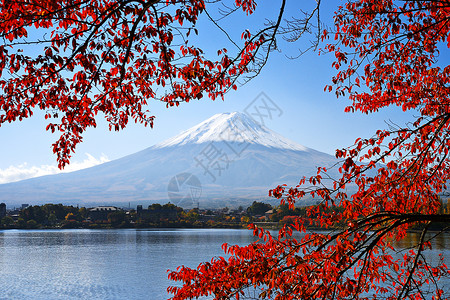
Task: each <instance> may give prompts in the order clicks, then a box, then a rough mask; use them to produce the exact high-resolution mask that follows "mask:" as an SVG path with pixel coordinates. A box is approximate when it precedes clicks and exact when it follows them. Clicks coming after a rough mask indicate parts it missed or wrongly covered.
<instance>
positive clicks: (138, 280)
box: [0, 229, 450, 299]
mask: <svg viewBox="0 0 450 300" xmlns="http://www.w3.org/2000/svg"><path fill="white" fill-rule="evenodd" d="M449 238H450V236H448V235H446V236H445V237H443V238H440V239H439V240H437V242H436V245H435V246H436V247H435V249H436V250H433V251H432V252H430V253H429V255H431V256H432V257H434V256H436V257H437V253H438V252H442V251H444V252H445V253H446V254H447V256H449V257H450V250H449V248H450V239H449ZM414 239H415V237H414V235H413V237H412V238H411V239H409V240H407V241H405V243H406V244H404V245H402V246H409V244H408V243H412V242H413V241H414ZM254 240H255V238H254V237H253V236H252V232H251V231H249V230H232V229H176V230H134V229H121V230H6V231H0V299H167V298H168V294H167V292H166V288H167V286H169V285H170V284H173V282H171V281H169V280H168V279H167V272H166V271H167V270H168V269H172V270H174V269H176V267H177V266H180V265H186V266H189V267H196V266H197V265H198V264H199V263H200V262H203V261H207V260H210V259H211V258H212V257H213V256H219V255H223V251H222V250H221V245H222V244H223V243H225V242H227V243H230V244H240V245H245V244H249V243H251V242H252V241H254Z"/></svg>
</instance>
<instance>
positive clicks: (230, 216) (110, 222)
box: [0, 201, 313, 229]
mask: <svg viewBox="0 0 450 300" xmlns="http://www.w3.org/2000/svg"><path fill="white" fill-rule="evenodd" d="M296 216H303V217H306V218H311V216H306V207H296V208H294V209H289V207H288V205H279V206H277V207H272V206H271V205H270V204H267V203H263V202H257V201H254V202H253V203H252V205H251V206H249V207H247V208H243V207H239V208H238V209H228V208H223V209H215V210H200V209H198V208H194V209H183V208H181V207H178V206H176V205H174V204H170V203H168V204H164V205H161V204H152V205H150V206H148V207H147V208H146V209H143V208H142V206H138V207H137V209H129V210H128V209H120V208H117V207H113V206H99V207H93V208H86V207H81V208H78V207H74V206H67V205H62V204H45V205H41V206H38V205H35V206H28V207H26V208H24V209H21V210H17V211H10V212H8V213H7V215H6V216H5V217H3V218H1V222H0V228H3V229H10V228H16V229H38V228H42V229H46V228H150V227H178V228H221V227H224V228H242V227H247V225H248V224H249V223H252V222H263V223H268V224H270V225H271V226H277V225H283V224H289V223H293V222H294V219H295V217H296ZM312 217H313V216H312Z"/></svg>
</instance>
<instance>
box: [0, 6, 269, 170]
mask: <svg viewBox="0 0 450 300" xmlns="http://www.w3.org/2000/svg"><path fill="white" fill-rule="evenodd" d="M211 5H212V4H211ZM255 7H256V4H255V2H254V1H253V0H242V1H237V2H236V8H237V11H238V10H241V11H242V12H244V13H246V14H251V13H252V12H253V11H254V9H255ZM205 8H206V3H205V1H204V0H167V1H158V0H149V1H118V0H93V1H84V0H64V1H41V0H30V1H25V2H24V1H14V0H3V1H1V2H0V18H1V20H2V21H1V22H0V36H1V37H2V39H3V40H4V44H2V45H0V75H1V80H0V88H1V91H2V93H1V95H0V126H1V125H2V124H3V123H5V122H13V121H16V120H19V121H20V120H22V119H24V118H28V117H30V116H31V115H32V114H33V111H35V110H37V109H40V110H43V111H45V112H46V114H45V118H46V119H50V120H52V119H53V120H54V121H51V122H50V123H49V124H48V126H47V130H50V131H52V132H55V131H57V132H59V133H60V138H59V139H58V141H57V142H55V143H54V144H53V151H54V153H56V154H57V159H58V163H59V167H60V168H63V167H64V166H65V165H66V164H67V163H68V162H69V158H70V154H71V153H72V152H73V151H74V150H75V146H76V145H77V144H78V143H80V142H81V141H82V133H83V132H84V131H85V130H86V129H87V128H88V127H95V126H96V118H97V117H98V115H104V117H105V118H106V119H107V121H108V122H109V126H110V130H113V129H114V130H120V129H123V128H124V127H125V126H126V125H127V123H128V121H129V119H130V118H131V119H133V120H134V121H135V122H138V123H142V124H144V125H145V126H147V125H149V126H153V120H154V116H153V115H151V114H150V113H149V111H148V110H147V106H148V102H149V100H152V99H155V100H158V101H162V102H165V103H167V106H174V105H176V106H178V105H179V103H180V102H182V101H183V102H189V101H190V100H192V99H201V98H202V97H203V96H205V95H206V96H208V97H210V98H211V99H213V100H214V99H216V98H221V97H223V94H224V93H225V92H226V91H227V90H229V89H230V88H236V84H235V81H236V79H237V78H238V77H239V76H240V75H241V74H244V73H249V72H252V71H251V70H249V64H253V63H255V60H256V58H255V55H256V53H257V52H258V51H259V50H260V48H261V46H262V45H263V44H265V43H271V42H272V40H273V38H270V37H269V36H268V35H267V33H266V32H265V31H262V32H260V33H258V34H256V35H253V36H249V35H248V34H247V32H245V34H244V37H243V38H244V39H245V40H244V41H242V43H243V45H242V47H241V48H240V49H239V51H238V52H237V53H235V54H234V55H233V56H229V55H228V54H227V51H226V49H222V50H219V51H218V54H217V55H216V54H214V55H213V57H214V58H215V59H213V60H211V59H208V58H207V57H205V55H204V53H203V51H202V50H201V49H200V48H199V47H196V46H195V45H192V44H190V43H189V40H188V38H189V36H190V34H192V33H195V34H198V30H197V28H196V27H195V25H196V22H197V20H198V18H199V16H200V15H201V14H202V13H204V12H205ZM266 37H267V38H266Z"/></svg>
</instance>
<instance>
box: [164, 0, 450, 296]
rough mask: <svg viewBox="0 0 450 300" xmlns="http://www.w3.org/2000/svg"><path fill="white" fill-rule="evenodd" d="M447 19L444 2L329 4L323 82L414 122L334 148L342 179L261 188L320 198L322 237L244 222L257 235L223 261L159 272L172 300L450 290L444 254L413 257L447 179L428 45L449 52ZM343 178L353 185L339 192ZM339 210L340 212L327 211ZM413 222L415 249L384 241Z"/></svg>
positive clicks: (433, 54)
mask: <svg viewBox="0 0 450 300" xmlns="http://www.w3.org/2000/svg"><path fill="white" fill-rule="evenodd" d="M449 22H450V2H448V1H447V0H442V1H439V0H438V1H398V2H397V1H393V0H380V1H373V0H356V1H347V3H346V4H345V5H344V6H343V7H340V8H339V9H338V11H337V12H336V15H335V32H334V33H331V32H328V31H324V32H323V35H322V37H323V39H327V38H329V36H332V37H334V39H335V42H331V43H330V44H328V45H327V46H326V48H325V50H323V51H329V52H332V53H334V54H335V57H336V61H335V62H334V63H333V67H335V68H336V69H337V74H336V76H335V77H334V78H333V86H327V87H326V88H325V89H326V90H330V91H331V90H333V89H334V90H335V91H336V95H337V96H344V95H346V94H347V95H348V96H349V99H350V100H351V102H352V105H350V106H348V107H347V108H346V111H347V112H355V111H360V112H363V113H371V112H376V111H378V110H379V109H380V108H382V107H386V106H390V105H396V106H399V107H401V108H402V109H403V110H415V111H416V112H417V114H418V117H417V119H416V120H415V122H414V123H413V124H411V125H409V126H407V127H406V126H405V127H399V126H392V127H391V129H390V130H379V131H378V132H377V133H376V135H375V136H374V137H373V138H370V139H357V140H356V142H355V144H354V145H353V146H352V147H349V148H346V149H340V150H337V151H336V157H338V158H340V159H342V164H341V166H340V168H339V171H340V173H341V177H340V178H338V179H335V180H333V184H332V185H330V186H327V185H326V184H325V185H324V183H323V182H322V178H328V177H329V176H327V175H328V174H327V170H326V169H323V168H319V169H318V173H317V176H314V177H312V178H310V179H309V180H307V179H306V178H304V179H302V180H301V181H300V184H299V185H298V186H296V187H295V188H289V189H288V188H286V187H285V186H278V187H276V188H275V189H273V190H272V191H270V195H273V196H274V197H276V198H278V199H281V200H282V202H283V201H287V202H288V203H289V204H290V205H293V204H294V203H295V202H298V201H299V200H300V199H301V198H303V197H304V196H307V195H309V196H312V197H315V198H316V199H317V198H318V199H321V200H322V201H321V204H320V205H318V206H315V207H311V208H310V209H309V211H308V216H309V217H313V216H315V219H313V221H314V225H315V226H320V227H322V228H324V229H328V230H329V231H330V233H324V232H323V233H320V232H318V233H307V232H306V229H305V226H304V224H305V223H304V222H305V220H304V219H302V218H297V220H296V221H297V222H296V223H295V224H294V225H292V226H289V227H284V228H283V229H282V230H280V232H279V236H278V237H277V238H275V237H272V236H271V235H270V234H269V233H268V232H263V231H262V230H261V229H258V228H256V227H254V226H253V227H252V228H253V229H254V230H255V234H257V235H259V236H260V237H263V238H264V242H263V243H262V242H260V243H253V244H251V245H249V246H246V247H239V246H232V247H229V246H227V245H225V247H224V250H225V252H226V253H228V254H231V257H230V258H229V259H228V260H225V259H223V258H218V259H214V260H212V261H211V262H210V263H204V264H201V265H200V266H199V267H198V268H197V269H189V268H185V267H182V268H179V269H178V270H177V271H173V272H171V273H170V274H169V278H171V279H172V280H178V281H182V282H183V286H182V287H170V288H169V292H171V293H173V294H174V297H173V299H190V298H195V297H197V296H200V295H214V296H215V299H229V298H233V297H234V298H236V299H239V297H240V296H239V295H241V296H242V295H246V296H247V297H254V298H270V299H272V298H274V299H350V298H351V299H374V298H382V299H385V298H387V299H403V298H409V299H429V298H432V299H443V298H448V297H450V295H444V294H443V290H442V287H441V286H440V285H439V279H441V277H442V276H448V275H449V270H448V269H447V266H446V265H445V264H444V263H443V260H442V257H440V260H437V261H434V262H430V261H428V260H427V259H426V257H425V256H423V252H424V251H426V250H427V249H429V248H431V243H430V241H429V240H428V237H427V235H426V233H427V231H428V229H429V228H430V226H432V225H434V224H436V223H439V222H440V224H447V225H448V223H450V215H448V214H442V213H440V207H441V203H440V199H439V197H440V195H441V194H442V193H443V192H444V190H445V189H446V187H447V182H448V180H449V175H450V171H449V170H450V169H449V168H450V165H449V159H448V152H449V151H448V150H449V148H450V140H449V136H450V135H449V132H448V131H447V130H449V127H450V122H449V120H450V105H449V104H450V103H449V102H450V99H449V94H450V85H449V83H450V82H449V80H450V79H449V72H450V66H445V65H444V66H442V65H441V62H440V61H439V60H438V58H439V54H440V52H439V49H438V47H441V48H442V49H444V50H441V51H442V52H443V51H448V48H450V32H449V31H450V26H449ZM308 184H309V185H308ZM349 186H350V187H351V186H353V187H355V188H356V192H354V193H353V194H351V195H348V194H347V192H346V187H349ZM337 206H340V207H342V208H343V210H342V211H343V213H336V211H339V210H336V209H330V208H336V207H337ZM342 224H344V225H342ZM339 226H341V227H339ZM412 226H416V228H418V229H420V230H421V237H420V239H419V240H418V242H417V245H416V246H415V248H414V249H394V247H393V242H395V241H396V240H400V239H403V238H404V237H405V235H406V232H407V230H408V229H410V228H411V227H412ZM293 230H295V231H298V232H300V234H297V235H292V231H293ZM297 236H298V237H299V238H298V239H297ZM397 251H401V253H402V256H399V255H398V254H397V253H396V252H397ZM427 285H431V288H430V286H428V287H426V286H427Z"/></svg>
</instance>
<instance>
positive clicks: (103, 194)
mask: <svg viewBox="0 0 450 300" xmlns="http://www.w3.org/2000/svg"><path fill="white" fill-rule="evenodd" d="M335 162H336V159H335V158H334V157H332V156H331V155H328V154H325V153H322V152H319V151H316V150H313V149H310V148H307V147H304V146H302V145H300V144H297V143H295V142H293V141H291V140H288V139H286V138H284V137H283V136H281V135H279V134H277V133H275V132H273V131H272V130H270V129H268V128H266V127H264V126H261V125H259V124H257V123H255V122H254V121H253V120H252V119H251V118H249V117H248V116H247V115H245V114H242V113H236V112H235V113H224V114H218V115H214V116H213V117H211V118H209V119H208V120H206V121H204V122H202V123H200V124H198V125H196V126H194V127H192V128H190V129H189V130H186V131H184V132H182V133H180V134H179V135H177V136H175V137H173V138H170V139H168V140H166V141H164V142H162V143H160V144H157V145H155V146H152V147H149V148H147V149H145V150H143V151H140V152H138V153H135V154H132V155H129V156H126V157H123V158H121V159H117V160H114V161H110V162H108V163H104V164H101V165H98V166H95V167H92V168H88V169H84V170H80V171H76V172H72V173H65V174H58V175H50V176H43V177H38V178H32V179H28V180H23V181H19V182H14V183H8V184H3V185H0V202H5V203H7V205H13V204H14V205H16V204H20V203H29V204H41V203H48V202H53V203H67V204H82V205H94V204H116V205H120V204H128V202H132V204H133V205H135V204H144V205H148V204H149V203H154V202H160V203H166V202H168V201H171V202H172V203H175V204H178V205H180V206H185V207H189V206H195V205H197V202H198V205H200V206H201V207H220V206H225V205H227V206H238V205H244V204H249V203H251V202H252V201H254V200H264V199H267V198H268V197H267V195H268V190H269V189H270V188H273V187H275V186H276V185H278V184H283V183H286V184H290V185H295V184H296V183H297V182H298V180H299V179H300V178H301V177H302V176H310V175H313V174H315V172H316V167H318V166H331V165H333V164H334V163H335ZM183 174H184V175H183ZM191 175H193V176H191ZM186 176H187V177H186ZM188 177H189V178H191V179H196V181H195V184H193V183H192V182H194V181H192V180H191V181H192V182H191V184H190V183H189V180H187V178H188ZM180 182H181V184H180ZM194 192H195V195H194ZM119 203H120V204H119Z"/></svg>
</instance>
